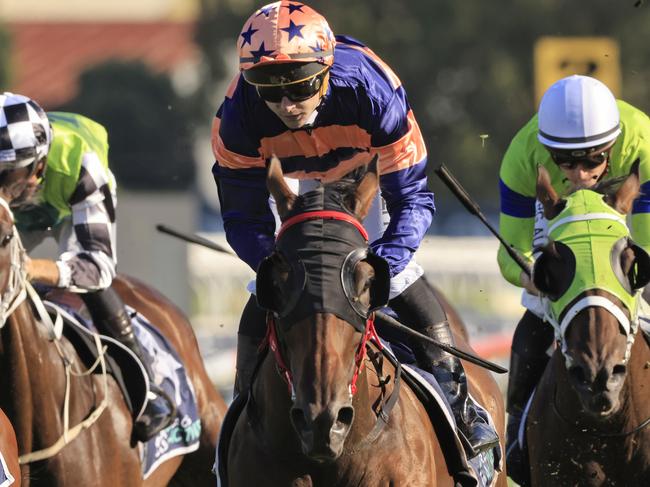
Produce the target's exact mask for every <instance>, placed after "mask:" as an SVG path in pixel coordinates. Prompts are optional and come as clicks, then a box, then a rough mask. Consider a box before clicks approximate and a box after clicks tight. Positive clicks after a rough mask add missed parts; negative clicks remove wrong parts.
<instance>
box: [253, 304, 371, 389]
mask: <svg viewBox="0 0 650 487" xmlns="http://www.w3.org/2000/svg"><path fill="white" fill-rule="evenodd" d="M374 318H375V315H374V313H373V314H372V315H370V317H369V318H368V319H367V320H366V329H365V332H364V334H363V336H362V337H361V342H360V343H359V346H358V347H357V351H356V353H355V354H354V373H353V374H352V380H351V381H350V393H351V394H352V395H355V394H356V393H357V379H358V378H359V374H360V373H361V370H362V368H363V359H364V358H366V344H367V343H368V341H370V342H372V343H374V344H375V345H376V346H377V347H378V348H379V349H380V350H381V349H382V348H383V345H382V344H381V340H379V335H377V330H375V321H374ZM266 324H267V327H266V339H265V341H266V342H268V344H269V348H270V349H271V351H272V352H273V355H274V356H275V362H276V363H277V365H278V370H279V371H280V374H281V375H282V377H283V378H284V380H285V382H286V383H287V387H288V389H289V394H291V395H293V377H292V375H291V370H290V369H289V367H288V366H287V363H286V361H285V360H284V357H283V356H282V352H281V351H280V346H279V344H278V335H277V332H276V329H275V320H274V319H273V315H272V314H271V313H269V314H268V315H267V319H266Z"/></svg>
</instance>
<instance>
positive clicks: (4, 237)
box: [0, 194, 16, 326]
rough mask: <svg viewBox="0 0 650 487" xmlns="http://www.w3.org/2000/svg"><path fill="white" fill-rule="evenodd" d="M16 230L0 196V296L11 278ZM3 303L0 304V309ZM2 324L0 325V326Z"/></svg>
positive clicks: (5, 203)
mask: <svg viewBox="0 0 650 487" xmlns="http://www.w3.org/2000/svg"><path fill="white" fill-rule="evenodd" d="M15 232H16V229H15V228H14V217H13V213H12V212H11V210H10V209H9V204H8V203H7V202H6V200H5V199H4V198H3V197H2V195H1V194H0V296H2V295H3V294H4V292H5V290H6V289H7V287H8V286H9V281H10V279H11V278H12V275H13V270H12V258H13V257H14V255H13V252H12V250H13V249H14V246H13V245H12V242H13V241H14V237H15ZM2 304H3V303H1V302H0V307H1V306H2ZM2 324H3V323H0V326H2Z"/></svg>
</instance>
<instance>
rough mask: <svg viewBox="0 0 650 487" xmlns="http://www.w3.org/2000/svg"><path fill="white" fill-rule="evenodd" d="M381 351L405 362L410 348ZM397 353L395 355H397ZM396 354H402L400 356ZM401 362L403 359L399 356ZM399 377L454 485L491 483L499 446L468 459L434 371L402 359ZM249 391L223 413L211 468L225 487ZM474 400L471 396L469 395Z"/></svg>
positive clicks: (387, 346)
mask: <svg viewBox="0 0 650 487" xmlns="http://www.w3.org/2000/svg"><path fill="white" fill-rule="evenodd" d="M382 343H383V345H384V354H390V355H391V356H392V358H393V360H396V359H400V358H401V359H404V360H405V361H406V362H408V361H409V360H408V358H409V357H410V355H409V354H410V351H405V352H406V353H404V354H399V353H398V354H393V351H392V349H391V344H389V343H388V342H384V341H383V340H382ZM396 355H397V358H396ZM399 355H402V356H401V357H400V356H399ZM400 361H401V362H402V360H400ZM402 374H403V375H402V377H403V378H404V380H405V381H406V382H407V383H408V384H409V386H411V388H412V389H413V390H414V392H415V393H416V395H417V396H418V398H419V399H420V400H421V401H422V403H423V405H424V407H425V409H426V410H427V413H428V414H429V419H430V420H431V423H432V424H433V426H434V429H435V430H436V435H437V436H438V438H439V441H440V442H441V444H442V446H443V448H442V450H443V453H444V454H445V461H446V462H447V468H448V470H449V472H450V474H451V475H453V476H454V479H455V481H456V485H460V486H462V487H491V486H493V485H494V484H495V482H496V472H497V471H500V470H501V468H502V464H501V449H500V447H495V448H494V449H492V450H490V451H486V452H482V453H481V454H479V455H477V456H476V457H474V458H472V459H470V460H467V456H466V454H465V450H464V448H463V446H462V442H461V439H460V438H459V437H458V433H457V429H456V423H455V420H454V415H453V413H452V410H451V407H450V406H449V403H448V402H447V400H446V399H445V397H444V394H443V393H442V390H441V389H440V386H439V385H438V383H437V381H436V379H435V378H434V377H433V375H431V374H429V373H428V372H425V371H423V370H421V369H418V368H417V367H416V366H415V365H413V364H412V363H404V362H402ZM247 400H248V394H247V393H246V392H245V393H243V394H240V395H239V396H237V397H235V398H234V400H233V402H232V403H231V404H230V406H229V408H228V411H227V413H226V416H225V417H224V421H223V424H222V426H221V431H220V433H219V444H218V446H217V458H216V461H215V464H214V472H215V474H216V475H217V486H218V487H227V486H228V481H227V477H226V462H227V454H228V444H229V443H230V437H231V435H232V431H233V430H234V427H235V424H236V422H237V419H238V418H239V415H240V414H241V413H242V411H243V410H244V409H245V406H246V403H247ZM472 400H473V399H472ZM474 402H475V403H476V405H477V410H478V412H479V414H480V415H481V416H482V417H483V418H484V419H486V420H487V421H488V423H489V424H490V425H492V427H493V428H494V422H493V420H492V418H491V416H490V414H489V413H488V411H487V410H485V409H484V408H483V407H482V406H481V405H480V404H478V403H477V402H476V401H474Z"/></svg>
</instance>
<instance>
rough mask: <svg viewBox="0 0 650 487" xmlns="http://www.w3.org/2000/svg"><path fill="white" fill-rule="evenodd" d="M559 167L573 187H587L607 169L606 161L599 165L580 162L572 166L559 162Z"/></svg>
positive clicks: (594, 182) (597, 179) (595, 181)
mask: <svg viewBox="0 0 650 487" xmlns="http://www.w3.org/2000/svg"><path fill="white" fill-rule="evenodd" d="M559 166H560V169H561V170H562V172H563V173H564V175H565V176H566V177H567V179H568V180H569V181H570V182H571V184H572V185H573V187H574V188H575V189H589V188H591V187H592V186H594V185H595V184H596V183H597V182H598V181H600V178H601V177H602V176H603V174H604V173H605V171H606V170H607V161H605V162H603V163H601V164H600V165H599V166H589V165H586V164H582V163H577V164H574V165H573V166H571V167H569V166H565V165H562V164H559Z"/></svg>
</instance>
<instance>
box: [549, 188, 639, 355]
mask: <svg viewBox="0 0 650 487" xmlns="http://www.w3.org/2000/svg"><path fill="white" fill-rule="evenodd" d="M629 236H630V231H629V229H628V227H627V224H626V221H625V215H623V214H621V213H619V212H617V211H616V210H615V209H613V208H612V207H611V206H609V205H608V204H607V203H605V201H604V200H603V195H601V194H599V193H596V192H595V191H591V190H587V189H583V190H579V191H576V192H575V193H573V194H571V195H569V196H568V197H566V207H565V208H564V210H563V211H562V212H561V213H560V214H559V215H558V216H557V217H555V218H554V219H552V220H550V221H549V222H548V237H549V239H551V240H553V241H555V242H561V243H562V244H564V245H566V246H567V247H568V248H569V249H570V250H571V252H572V253H573V256H574V257H575V266H576V267H575V272H574V275H573V281H572V282H571V284H570V286H569V288H568V289H567V290H566V291H565V292H564V293H563V294H562V295H561V296H559V297H558V298H557V299H556V300H551V299H549V298H545V301H546V303H545V304H546V306H545V307H546V316H545V319H546V320H547V321H549V322H550V323H551V324H552V325H553V326H554V328H555V333H556V338H557V339H558V340H559V341H560V343H561V346H562V352H563V353H564V352H566V340H565V333H566V330H567V328H568V326H569V324H570V323H571V321H572V320H573V318H575V316H576V315H577V314H578V313H579V312H580V311H582V310H583V309H585V308H587V307H592V306H600V307H603V308H606V309H607V310H608V311H609V312H610V313H612V314H613V315H614V316H615V317H616V318H617V320H618V321H619V323H620V325H621V328H622V329H623V330H624V331H625V334H626V335H627V341H628V347H627V350H626V354H625V358H624V361H625V362H627V360H628V358H629V354H630V349H631V346H632V343H633V342H634V335H635V334H636V330H637V328H638V316H637V315H638V311H637V308H638V292H637V291H635V290H634V289H630V290H628V289H627V288H626V286H624V284H623V283H622V282H621V280H620V279H619V277H618V276H617V273H616V270H615V265H617V262H618V259H616V258H613V255H615V254H616V253H617V252H616V250H617V249H618V248H619V247H620V244H619V245H618V246H617V244H618V243H619V242H620V241H621V240H622V239H623V240H624V241H626V242H627V239H629ZM619 254H620V252H619ZM616 257H618V255H616ZM619 274H620V272H619ZM592 289H601V290H604V291H607V292H608V293H610V294H612V295H613V296H615V297H617V298H618V299H620V300H621V302H622V303H623V305H624V306H625V308H627V311H628V312H629V316H630V318H629V319H628V317H627V315H626V314H625V312H624V310H622V309H621V308H620V307H619V306H618V305H616V304H614V303H613V302H612V301H611V300H610V299H608V298H606V297H603V296H585V297H582V298H581V299H579V300H577V301H576V299H577V298H578V296H579V295H580V294H582V293H584V292H585V291H589V290H592ZM569 305H571V306H570V307H569ZM567 308H568V309H567ZM560 316H561V317H562V320H561V321H560V320H559V318H560ZM565 357H566V354H565ZM567 359H568V357H567Z"/></svg>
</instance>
